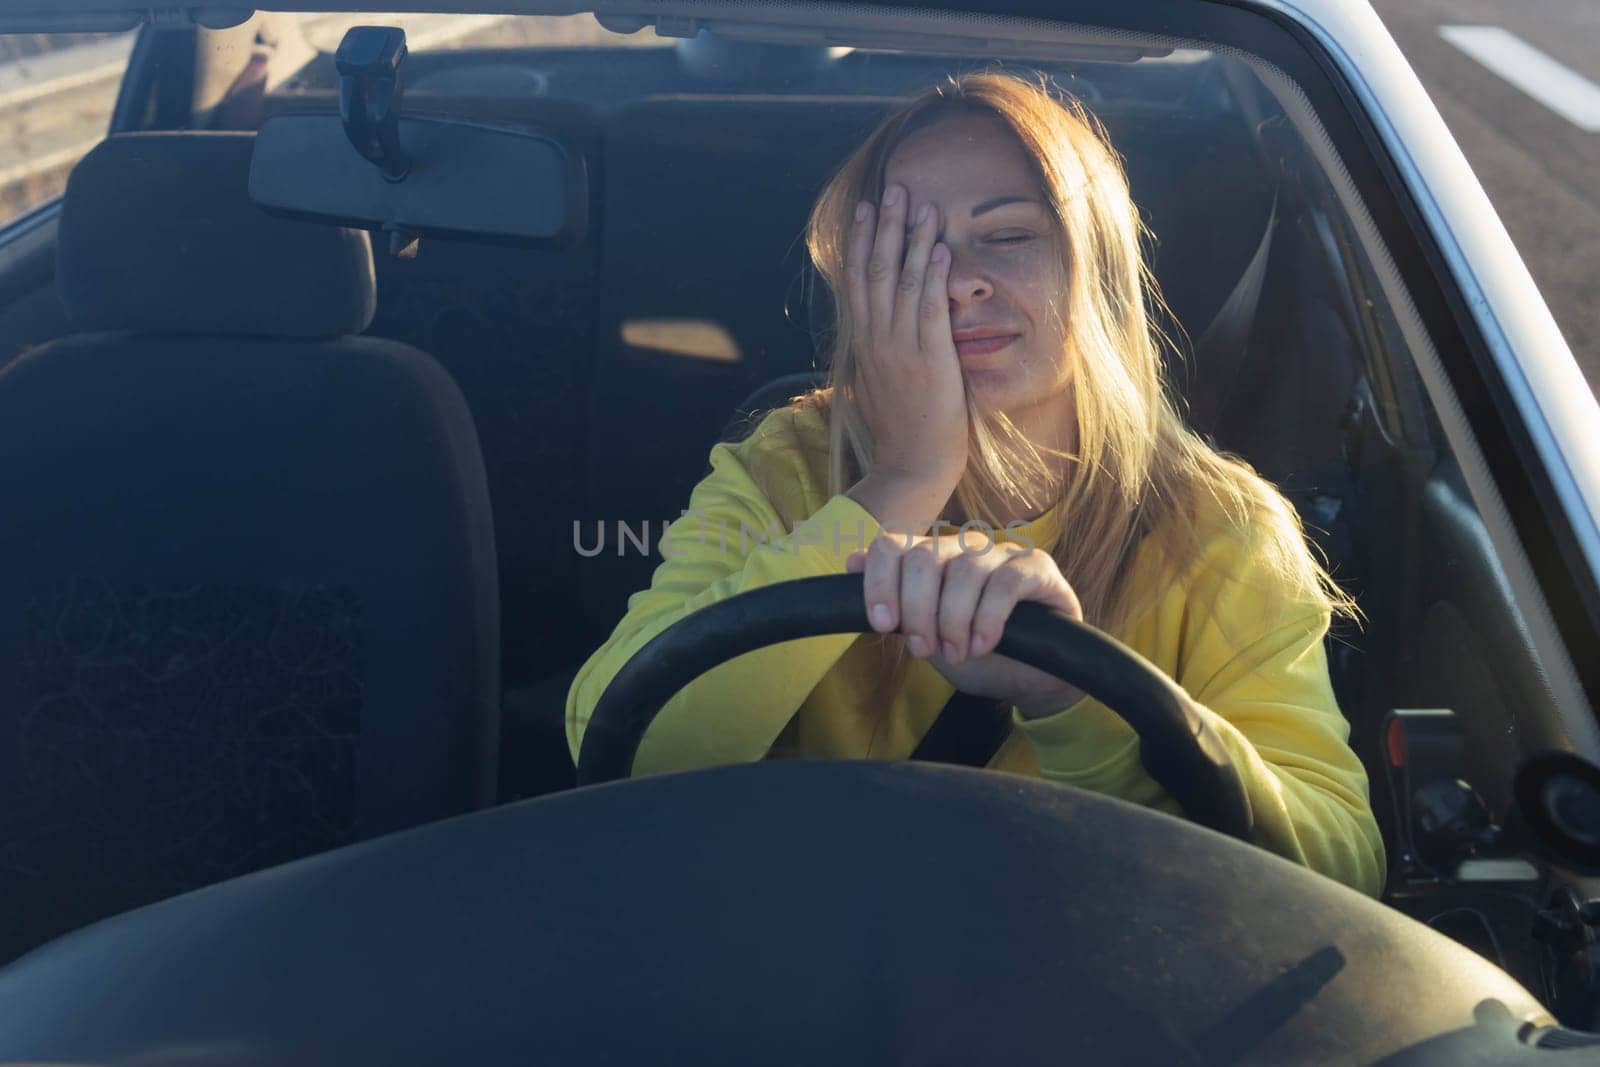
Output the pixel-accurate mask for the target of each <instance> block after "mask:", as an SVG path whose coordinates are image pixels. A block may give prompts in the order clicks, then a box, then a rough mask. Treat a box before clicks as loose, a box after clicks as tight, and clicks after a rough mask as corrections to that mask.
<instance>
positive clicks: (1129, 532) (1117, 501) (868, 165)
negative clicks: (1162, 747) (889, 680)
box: [806, 73, 1359, 633]
mask: <svg viewBox="0 0 1600 1067" xmlns="http://www.w3.org/2000/svg"><path fill="white" fill-rule="evenodd" d="M972 116H979V117H987V118H992V119H996V120H998V121H999V122H1001V123H1003V124H1004V125H1005V127H1006V128H1007V129H1008V130H1009V131H1010V133H1011V134H1012V136H1014V137H1015V138H1016V140H1017V142H1018V143H1019V144H1020V145H1021V147H1022V149H1023V152H1024V154H1025V155H1026V156H1027V157H1028V159H1029V160H1030V162H1031V163H1032V165H1033V167H1034V169H1035V171H1036V174H1037V177H1038V180H1039V186H1040V190H1041V192H1042V193H1043V196H1044V199H1045V201H1046V203H1047V205H1048V206H1049V209H1050V211H1051V213H1052V214H1053V215H1054V217H1055V219H1056V221H1057V222H1058V223H1059V225H1060V226H1061V233H1062V235H1063V237H1064V241H1063V242H1062V243H1063V246H1064V248H1063V254H1064V263H1063V264H1062V267H1063V271H1064V272H1063V277H1064V279H1065V292H1064V293H1062V295H1061V299H1060V300H1059V302H1058V304H1057V307H1056V309H1055V313H1056V314H1058V315H1064V316H1065V318H1064V320H1063V321H1064V322H1065V323H1067V324H1070V329H1068V330H1067V331H1066V334H1065V336H1066V338H1067V344H1066V352H1065V353H1064V356H1065V358H1067V359H1069V360H1071V361H1072V367H1071V378H1072V382H1073V395H1074V402H1075V406H1076V417H1077V428H1076V429H1077V433H1076V441H1077V443H1076V450H1075V452H1074V453H1073V454H1071V455H1070V456H1068V457H1066V458H1067V459H1068V460H1069V463H1068V464H1067V467H1068V468H1069V470H1070V475H1069V476H1068V477H1066V478H1064V479H1063V478H1059V477H1049V476H1045V477H1040V476H1041V475H1047V472H1048V471H1050V470H1051V469H1053V468H1052V467H1051V465H1050V464H1048V463H1047V461H1046V458H1045V456H1044V455H1043V454H1042V452H1041V450H1040V449H1039V448H1038V447H1036V446H1035V445H1034V444H1032V443H1030V442H1028V441H1027V440H1025V439H1024V438H1023V437H1022V435H1021V434H1020V433H1019V432H1017V431H1016V430H1015V428H1014V427H1013V426H1011V424H1010V422H1009V420H1007V419H1006V418H1005V417H1004V415H1002V414H998V413H991V414H989V415H981V414H980V413H979V411H978V408H977V405H976V403H975V402H974V401H973V399H972V397H971V394H970V391H969V394H968V413H969V419H968V425H969V427H970V432H971V441H970V447H969V450H968V455H969V460H968V469H967V474H966V476H965V477H964V478H963V480H962V482H961V484H960V486H959V487H958V488H957V490H956V500H957V503H958V504H959V505H960V507H961V508H962V510H963V512H964V513H965V514H966V515H967V516H968V517H969V518H975V517H979V516H981V515H982V508H983V507H984V501H986V500H993V499H996V498H997V497H998V496H999V495H1001V494H1003V495H1004V496H1006V497H1009V498H1011V499H1022V500H1026V501H1027V502H1028V504H1029V506H1031V507H1034V508H1036V509H1038V510H1043V509H1045V508H1047V507H1049V506H1052V505H1055V504H1060V505H1062V511H1061V515H1062V521H1061V523H1060V524H1059V528H1060V530H1061V535H1060V536H1058V537H1057V538H1056V540H1055V543H1054V544H1050V545H1040V546H1038V547H1040V548H1041V549H1044V550H1046V551H1048V552H1050V554H1051V555H1052V556H1053V557H1054V558H1055V560H1056V562H1057V564H1058V565H1059V566H1060V568H1061V572H1062V574H1063V575H1065V576H1066V578H1067V580H1068V581H1069V582H1071V583H1072V586H1073V588H1074V589H1075V590H1076V592H1077V594H1078V598H1079V600H1080V602H1081V603H1082V606H1083V610H1084V617H1085V619H1086V621H1088V622H1089V623H1091V624H1093V625H1095V626H1097V627H1099V628H1100V629H1102V630H1106V631H1108V632H1112V633H1115V632H1118V631H1119V630H1120V628H1121V627H1122V626H1124V625H1125V624H1127V623H1130V622H1131V621H1132V617H1133V616H1134V615H1135V614H1136V613H1137V612H1138V611H1139V610H1140V609H1141V608H1143V607H1145V606H1146V605H1145V604H1143V603H1134V601H1133V597H1134V594H1135V590H1134V589H1133V588H1132V586H1131V584H1130V583H1129V581H1128V578H1129V571H1130V567H1129V563H1130V560H1131V556H1132V553H1133V551H1134V549H1135V548H1136V547H1137V546H1138V545H1139V543H1140V542H1141V541H1142V540H1143V539H1144V538H1145V537H1146V536H1147V535H1156V536H1158V537H1160V538H1161V539H1162V540H1161V548H1162V558H1163V560H1164V561H1165V573H1166V574H1167V575H1168V576H1170V577H1175V576H1176V575H1177V574H1178V573H1179V572H1183V571H1186V570H1188V569H1189V568H1190V567H1191V566H1192V565H1193V564H1194V562H1195V561H1196V559H1197V558H1198V556H1199V554H1200V552H1201V549H1202V547H1203V538H1204V536H1205V535H1206V533H1207V532H1208V531H1209V530H1210V529H1211V527H1210V526H1207V527H1206V528H1205V529H1201V528H1197V523H1198V522H1199V516H1200V513H1201V509H1202V507H1210V503H1208V502H1212V503H1214V504H1215V505H1216V512H1215V513H1219V514H1220V515H1222V516H1224V521H1225V522H1227V523H1228V524H1231V525H1232V526H1233V527H1234V528H1235V529H1237V530H1239V531H1242V532H1245V533H1247V534H1248V536H1249V537H1250V539H1251V542H1252V548H1253V552H1252V559H1253V561H1254V562H1255V564H1256V567H1257V569H1256V571H1255V575H1254V576H1255V577H1259V578H1262V579H1264V580H1265V582H1264V588H1269V589H1275V590H1279V591H1281V592H1283V593H1285V594H1287V595H1286V598H1285V599H1286V600H1287V601H1293V602H1298V603H1302V604H1304V603H1306V602H1307V601H1310V602H1312V603H1317V604H1320V605H1322V606H1325V607H1326V608H1328V609H1329V611H1330V612H1331V613H1334V614H1337V615H1342V616H1348V617H1350V618H1357V617H1358V616H1359V612H1358V609H1357V608H1356V606H1355V603H1354V601H1352V600H1351V599H1350V597H1349V596H1348V595H1347V594H1346V593H1345V592H1344V591H1343V590H1341V589H1340V588H1339V586H1338V585H1337V584H1336V583H1335V582H1334V581H1333V579H1332V578H1331V577H1330V576H1329V574H1328V573H1327V571H1326V569H1325V568H1324V567H1323V566H1322V565H1320V564H1319V563H1318V562H1317V560H1316V559H1314V558H1313V557H1312V555H1311V553H1310V552H1309V551H1308V550H1307V542H1306V540H1305V535H1304V531H1303V529H1302V527H1301V523H1300V519H1299V517H1298V515H1297V514H1296V513H1295V511H1294V508H1293V507H1292V506H1290V504H1289V503H1288V501H1287V500H1285V499H1284V497H1283V495H1282V494H1281V493H1279V492H1278V491H1277V490H1276V489H1275V488H1273V487H1272V486H1271V485H1270V484H1269V483H1267V482H1266V481H1265V480H1264V479H1262V478H1261V477H1260V476H1259V475H1258V474H1256V472H1255V471H1254V470H1253V469H1252V468H1251V467H1250V466H1249V465H1248V464H1246V463H1245V462H1243V461H1242V460H1240V459H1238V458H1237V457H1234V456H1230V455H1226V454H1222V453H1219V452H1218V451H1216V450H1215V449H1214V448H1212V447H1211V445H1210V444H1208V443H1207V441H1206V440H1205V439H1203V438H1202V437H1200V436H1199V435H1198V434H1197V433H1195V432H1194V431H1193V430H1191V429H1190V428H1189V427H1188V426H1187V425H1186V424H1185V422H1184V419H1183V416H1182V414H1181V411H1180V408H1179V401H1178V400H1177V398H1176V395H1175V392H1174V390H1173V389H1172V387H1171V385H1170V384H1169V382H1168V380H1167V376H1166V373H1165V364H1166V360H1165V358H1164V353H1166V352H1168V351H1175V346H1173V345H1172V342H1171V340H1170V339H1169V338H1168V337H1166V336H1165V335H1164V333H1163V332H1162V331H1161V330H1160V328H1159V327H1158V326H1157V325H1156V323H1155V322H1154V320H1153V318H1152V316H1151V314H1150V309H1152V308H1158V309H1160V308H1164V304H1163V303H1162V301H1161V296H1160V293H1159V291H1158V289H1157V287H1156V284H1155V279H1154V277H1153V276H1152V275H1151V273H1150V271H1149V269H1148V268H1147V266H1146V264H1145V261H1144V256H1143V255H1142V253H1141V248H1140V242H1141V240H1142V239H1144V238H1146V237H1147V236H1148V234H1147V233H1146V230H1145V227H1144V225H1143V223H1142V221H1141V220H1140V218H1139V213H1138V210H1137V208H1136V207H1135V206H1134V203H1133V200H1132V198H1131V196H1130V194H1129V190H1128V182H1127V178H1126V176H1125V174H1124V172H1123V169H1122V165H1121V161H1120V159H1119V158H1118V157H1117V155H1116V153H1115V152H1114V151H1113V149H1112V148H1111V145H1110V142H1109V141H1108V139H1107V137H1106V134H1105V131H1104V128H1103V127H1102V126H1101V125H1100V123H1099V121H1098V120H1097V119H1096V118H1095V117H1094V116H1093V115H1092V114H1090V113H1089V111H1088V110H1087V109H1086V108H1084V107H1083V105H1082V104H1081V103H1079V102H1078V101H1077V100H1075V99H1073V98H1072V97H1070V96H1068V95H1067V94H1065V93H1062V92H1060V91H1059V90H1057V89H1055V88H1054V87H1053V86H1052V85H1051V84H1050V83H1049V82H1048V81H1047V80H1045V79H1044V78H1043V77H1041V78H1040V79H1039V80H1038V81H1037V82H1034V81H1028V80H1024V79H1022V78H1019V77H1016V76H1013V75H1009V74H999V73H977V74H968V75H964V76H961V77H955V78H952V79H951V80H950V81H949V83H948V84H944V85H940V86H937V87H935V88H932V89H930V90H928V91H926V92H924V93H922V94H920V95H919V96H917V97H915V98H914V99H912V100H911V101H910V102H909V103H907V104H906V105H905V106H903V107H901V108H899V109H898V110H896V111H895V112H894V113H893V114H891V115H889V116H888V117H887V118H885V119H884V120H883V121H882V122H881V123H880V124H879V125H878V127H877V128H876V129H875V130H874V131H873V132H872V133H871V135H869V136H868V137H867V139H866V141H865V142H864V143H863V144H862V145H861V146H860V147H859V148H858V149H857V150H856V151H855V153H854V154H852V155H851V156H850V158H849V159H848V160H846V161H845V163H844V164H843V165H842V166H841V168H840V169H839V170H838V172H837V173H836V174H835V175H834V177H833V179H832V180H831V181H830V182H829V183H828V185H827V187H826V188H825V189H824V190H823V191H822V194H821V196H820V197H819V198H818V200H817V202H816V205H815V207H814V208H813V210H812V212H811V217H810V220H809V223H808V225H807V229H806V241H807V247H808V249H809V251H810V253H811V258H812V261H813V263H814V264H815V265H816V268H817V271H818V273H819V274H820V276H821V278H822V280H823V281H824V282H825V283H826V284H827V286H828V287H829V289H830V290H831V291H832V292H833V293H834V294H835V295H836V296H838V295H839V294H842V293H843V292H844V286H845V279H844V263H845V251H846V249H845V243H846V240H847V238H848V235H849V232H850V227H851V220H852V217H853V213H854V210H855V206H856V204H857V203H858V202H859V201H861V200H868V201H871V202H877V201H879V200H881V198H882V195H883V184H884V173H885V170H886V168H887V165H888V162H889V159H890V157H891V156H892V155H893V153H894V152H895V150H896V148H898V147H899V146H900V145H901V144H902V143H904V142H905V140H906V139H907V138H908V137H910V136H911V134H913V133H915V132H917V131H919V130H923V129H926V128H928V127H929V126H932V125H934V124H936V123H938V122H941V121H944V120H946V119H950V118H957V117H972ZM833 308H834V318H833V322H832V324H831V328H829V329H828V330H827V331H826V332H825V334H824V336H823V339H822V342H823V347H824V348H825V350H827V351H828V352H829V355H830V360H831V375H830V381H829V385H828V388H826V389H824V390H822V391H819V392H818V393H816V394H813V395H812V396H811V397H809V398H807V400H806V402H809V403H812V404H816V405H819V406H823V407H825V408H826V409H827V410H828V415H829V419H828V421H829V427H830V443H829V458H828V468H829V483H830V491H831V492H833V493H839V492H843V491H844V490H845V489H848V488H849V486H850V485H851V484H853V483H854V481H855V480H856V479H857V478H858V477H859V472H860V471H862V470H865V469H866V468H867V467H868V465H869V464H870V462H871V458H872V441H871V437H870V434H869V433H868V431H867V428H866V424H865V422H864V421H863V419H862V416H861V413H860V410H859V408H858V407H857V405H856V403H855V402H854V399H853V396H852V393H853V383H854V376H855V366H856V359H855V353H854V345H853V340H854V336H855V324H854V323H853V322H852V321H851V316H850V308H849V301H847V300H844V299H835V300H834V301H833ZM1057 466H1059V465H1057ZM1041 484H1042V485H1045V486H1047V487H1049V488H1047V490H1046V493H1045V495H1046V497H1047V499H1030V496H1032V497H1037V496H1038V493H1037V492H1033V493H1032V494H1030V492H1029V487H1030V486H1037V485H1041ZM1157 584H1158V585H1159V584H1163V583H1157ZM1145 592H1146V593H1148V594H1149V595H1150V596H1151V597H1154V596H1157V595H1159V593H1160V590H1159V589H1154V590H1146V591H1145Z"/></svg>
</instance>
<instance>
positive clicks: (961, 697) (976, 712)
mask: <svg viewBox="0 0 1600 1067" xmlns="http://www.w3.org/2000/svg"><path fill="white" fill-rule="evenodd" d="M1010 711H1011V709H1010V708H1009V707H1007V706H1005V704H1004V702H1003V701H999V700H994V699H992V698H990V697H979V696H973V695H972V694H971V693H963V692H961V691H960V690H959V689H958V690H956V692H955V693H954V694H953V695H952V696H951V697H950V699H949V700H948V701H946V702H945V705H944V707H943V708H941V709H940V710H939V717H938V718H936V719H934V720H933V725H932V726H930V727H929V728H928V732H927V733H926V734H924V735H923V737H922V740H921V741H919V742H917V747H916V750H915V751H914V752H912V753H911V758H912V759H914V760H919V761H922V762H924V763H953V764H956V765H958V766H962V767H987V766H988V765H989V761H990V760H992V759H994V757H995V753H997V752H999V751H1000V746H1001V745H1003V744H1005V740H1006V738H1007V737H1009V736H1010V735H1011V715H1010Z"/></svg>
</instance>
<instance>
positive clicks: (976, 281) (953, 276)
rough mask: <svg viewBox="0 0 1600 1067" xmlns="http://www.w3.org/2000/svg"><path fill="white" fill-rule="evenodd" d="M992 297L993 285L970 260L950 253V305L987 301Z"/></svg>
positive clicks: (953, 251)
mask: <svg viewBox="0 0 1600 1067" xmlns="http://www.w3.org/2000/svg"><path fill="white" fill-rule="evenodd" d="M993 295H994V283H993V282H991V281H990V280H989V278H988V277H987V276H986V275H985V274H984V273H983V272H982V271H981V270H979V269H978V266H977V264H975V263H973V262H972V261H971V259H969V258H968V257H966V256H963V255H961V254H959V253H957V252H956V251H955V250H954V249H952V250H951V253H950V302H951V304H952V305H957V306H959V305H961V304H971V303H975V302H977V301H980V300H987V299H989V298H990V297H991V296H993Z"/></svg>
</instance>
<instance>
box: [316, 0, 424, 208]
mask: <svg viewBox="0 0 1600 1067" xmlns="http://www.w3.org/2000/svg"><path fill="white" fill-rule="evenodd" d="M405 58H406V31H405V30H402V29H400V28H398V27H395V26H353V27H351V29H350V31H349V32H348V33H346V34H345V35H344V40H343V41H341V42H339V51H338V53H337V54H336V56H335V62H336V63H337V65H338V69H339V119H340V121H341V122H343V123H344V132H345V136H347V137H348V138H349V139H350V143H351V144H352V145H354V146H355V150H356V151H357V152H359V153H361V155H362V157H363V158H364V159H367V160H368V161H370V162H371V163H372V164H373V165H375V166H376V167H377V168H378V170H379V171H380V172H382V174H383V176H384V178H385V179H387V180H388V181H391V182H398V181H402V180H404V179H405V176H406V175H407V174H409V173H410V172H411V159H410V157H409V156H408V155H407V154H406V151H405V149H404V148H403V147H402V146H401V144H400V103H401V100H402V98H403V97H404V95H405V84H404V82H403V81H402V79H401V77H400V67H401V64H403V63H404V62H405Z"/></svg>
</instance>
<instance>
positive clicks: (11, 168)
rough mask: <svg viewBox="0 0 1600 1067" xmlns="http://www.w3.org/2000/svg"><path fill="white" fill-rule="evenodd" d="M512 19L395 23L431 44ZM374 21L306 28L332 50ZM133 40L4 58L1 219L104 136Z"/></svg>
mask: <svg viewBox="0 0 1600 1067" xmlns="http://www.w3.org/2000/svg"><path fill="white" fill-rule="evenodd" d="M507 17H508V16H490V17H487V18H486V17H484V16H478V15H468V16H462V15H400V16H391V17H390V18H389V20H388V21H390V22H392V23H393V24H395V25H399V26H402V27H404V28H405V30H406V34H407V38H408V42H409V44H410V46H411V47H412V48H414V49H426V48H438V47H441V46H444V45H447V44H450V43H452V42H454V41H457V40H460V39H462V38H464V37H467V36H470V35H473V34H476V33H479V32H482V31H484V30H488V29H491V28H493V26H494V25H495V24H496V23H498V22H503V21H505V19H506V18H507ZM509 17H514V16H509ZM370 18H371V16H370V15H367V16H360V17H358V16H351V15H332V14H320V15H306V16H304V17H303V19H302V21H301V30H302V32H304V33H305V34H306V37H307V39H308V40H310V41H311V42H312V43H313V44H315V45H317V46H319V47H320V48H322V49H325V50H328V49H332V48H333V47H335V46H336V45H337V43H338V40H337V38H338V37H339V36H341V35H342V34H343V32H344V28H345V25H346V24H355V23H358V22H361V21H363V20H364V19H370ZM86 36H87V35H86ZM134 39H135V33H133V32H130V33H125V34H118V35H116V36H114V37H95V38H93V39H91V40H88V41H86V42H85V43H82V44H71V45H68V46H67V47H59V43H60V39H59V38H52V39H50V40H41V39H38V38H32V37H30V38H26V39H23V38H17V39H15V46H14V47H13V48H11V49H10V50H9V51H11V52H12V54H13V58H10V59H0V224H3V223H4V222H5V220H7V219H11V218H15V217H16V216H17V215H19V214H21V213H22V212H23V211H26V210H28V209H29V208H31V207H34V206H35V205H38V204H40V203H43V202H44V201H46V200H48V199H49V198H51V197H52V196H56V195H59V194H60V192H61V191H62V190H63V189H64V188H65V187H66V181H67V175H68V173H70V172H71V170H72V167H73V165H74V164H75V163H77V161H78V160H80V159H82V158H83V156H84V155H85V153H87V152H88V151H89V149H91V148H93V147H94V146H95V145H96V144H97V143H98V142H99V141H100V139H101V138H103V137H104V136H105V134H106V129H107V124H108V122H109V121H110V116H111V111H112V109H113V107H114V106H115V104H116V99H117V90H118V88H119V87H120V86H121V84H122V75H123V72H124V71H125V70H126V69H127V66H128V57H129V56H130V55H131V54H132V51H133V45H134ZM5 40H6V38H0V41H5ZM23 45H26V46H27V47H22V46H23ZM52 46H56V47H52ZM5 51H6V50H4V49H0V57H3V56H4V54H5Z"/></svg>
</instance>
